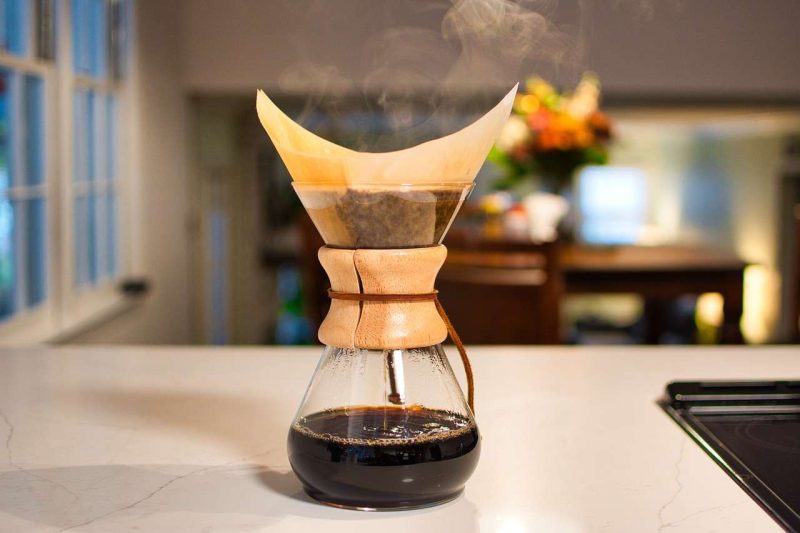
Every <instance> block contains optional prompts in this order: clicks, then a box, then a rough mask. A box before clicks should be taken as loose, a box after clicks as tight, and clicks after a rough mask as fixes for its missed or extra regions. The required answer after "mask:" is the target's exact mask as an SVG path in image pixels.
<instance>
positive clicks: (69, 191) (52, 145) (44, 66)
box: [0, 0, 135, 344]
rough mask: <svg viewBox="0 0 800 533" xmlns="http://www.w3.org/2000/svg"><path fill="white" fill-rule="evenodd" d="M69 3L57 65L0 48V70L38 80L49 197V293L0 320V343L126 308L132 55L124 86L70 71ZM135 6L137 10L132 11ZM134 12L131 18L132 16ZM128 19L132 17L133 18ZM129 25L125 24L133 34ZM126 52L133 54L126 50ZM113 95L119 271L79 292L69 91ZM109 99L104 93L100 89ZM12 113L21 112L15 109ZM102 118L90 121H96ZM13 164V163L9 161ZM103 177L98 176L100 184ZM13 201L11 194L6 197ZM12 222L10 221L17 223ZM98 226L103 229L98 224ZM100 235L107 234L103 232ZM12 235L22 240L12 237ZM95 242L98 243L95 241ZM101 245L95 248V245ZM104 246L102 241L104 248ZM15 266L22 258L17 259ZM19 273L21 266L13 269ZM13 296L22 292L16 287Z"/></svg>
mask: <svg viewBox="0 0 800 533" xmlns="http://www.w3.org/2000/svg"><path fill="white" fill-rule="evenodd" d="M71 9H72V1H71V0H56V61H55V63H53V62H51V61H43V60H39V59H37V58H35V57H34V55H35V54H33V53H32V54H29V57H24V58H23V57H18V56H15V55H13V54H8V53H6V52H4V51H0V66H6V67H9V68H13V69H15V70H17V71H23V72H32V73H36V74H38V75H41V76H42V77H43V78H44V86H45V97H44V99H45V101H44V107H45V110H44V117H45V124H46V127H45V148H44V150H45V152H44V153H45V156H44V157H45V165H44V171H45V173H46V174H45V179H44V185H43V187H44V188H45V191H46V198H47V293H46V298H45V300H44V302H42V303H41V304H40V305H38V306H37V307H36V308H34V309H23V310H21V311H18V312H17V313H15V314H14V315H12V316H11V317H10V318H9V319H7V320H5V321H3V322H2V323H0V344H19V343H39V342H49V341H54V340H60V339H64V338H67V337H69V336H70V335H72V334H73V333H77V332H80V331H81V330H83V329H84V328H85V327H86V326H88V325H91V324H94V323H96V322H97V321H99V320H102V319H103V318H104V317H110V316H114V315H116V314H118V313H119V312H120V311H122V310H124V309H125V308H127V307H130V306H131V305H132V302H131V299H130V298H126V297H125V296H124V295H123V294H122V293H121V292H120V290H119V287H118V284H119V281H120V280H121V279H123V278H125V277H126V276H127V275H129V274H130V272H131V265H132V254H131V250H132V242H131V239H130V238H129V236H130V234H131V231H130V227H129V224H128V221H129V216H128V214H129V212H130V206H129V202H130V198H129V197H130V192H129V191H130V190H131V187H130V179H131V175H132V174H131V172H130V162H131V160H132V158H131V146H132V143H131V140H132V134H131V132H132V121H131V119H132V116H133V113H132V110H131V108H132V106H133V103H134V100H133V99H134V94H133V90H132V87H133V86H134V84H135V82H134V80H133V79H132V77H133V76H132V74H133V71H134V69H133V68H131V67H132V65H133V58H132V57H128V58H127V62H128V63H129V64H130V65H131V67H129V68H128V69H127V70H128V72H127V74H126V77H125V81H124V82H123V83H116V82H111V81H102V82H100V81H97V80H89V79H86V78H85V77H83V76H81V75H77V74H76V73H75V72H74V70H73V62H72V60H73V52H72V24H71V22H72V21H71V15H72V12H71ZM133 9H135V5H134V6H133ZM131 15H132V13H131ZM131 18H132V19H133V18H134V17H131ZM133 22H134V21H133V20H130V21H128V24H129V25H130V30H129V31H130V33H131V34H133V35H135V27H134V25H133ZM28 38H29V40H30V42H29V46H30V48H29V50H34V45H35V43H34V42H33V41H34V39H35V32H34V31H31V32H29V35H28ZM128 55H129V56H130V55H131V51H130V50H129V51H128ZM79 85H80V86H87V85H91V86H92V87H93V88H98V89H104V90H105V91H114V95H115V97H116V100H117V123H118V131H117V144H118V147H117V162H116V163H117V164H116V168H117V173H118V175H117V176H116V178H115V184H114V187H115V188H116V193H117V197H116V210H117V213H116V230H117V238H116V248H117V256H116V261H117V268H116V272H115V275H114V277H113V278H110V279H109V278H108V277H105V278H103V279H101V280H100V281H98V283H97V284H95V285H92V286H89V287H77V286H76V282H75V260H76V258H75V250H74V248H73V247H74V224H73V207H74V197H75V195H74V185H73V183H74V165H73V163H74V156H73V154H74V146H73V142H74V139H73V135H72V131H73V104H72V102H73V93H74V90H75V88H76V87H77V86H79ZM103 94H104V95H105V94H108V92H103ZM15 113H16V114H17V115H18V114H19V112H18V111H15ZM102 119H103V117H95V120H102ZM15 161H19V158H15ZM107 178H108V177H106V176H103V179H107ZM10 197H12V198H13V196H11V195H10ZM15 223H16V221H15ZM97 224H100V225H103V224H105V221H104V220H102V221H101V220H97ZM103 231H105V230H103ZM17 236H18V237H17V238H18V239H19V238H20V236H24V232H23V231H19V232H17ZM98 240H99V239H98ZM98 244H99V243H98ZM102 245H103V246H105V243H103V244H102ZM16 261H17V265H18V266H19V264H20V259H19V258H16ZM18 271H19V268H18ZM17 293H18V294H22V293H23V291H21V290H19V289H18V290H17Z"/></svg>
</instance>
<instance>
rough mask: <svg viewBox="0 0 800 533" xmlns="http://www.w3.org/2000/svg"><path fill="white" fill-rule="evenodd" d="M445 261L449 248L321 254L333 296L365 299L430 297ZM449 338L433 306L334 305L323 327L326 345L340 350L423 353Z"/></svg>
mask: <svg viewBox="0 0 800 533" xmlns="http://www.w3.org/2000/svg"><path fill="white" fill-rule="evenodd" d="M446 256H447V249H446V248H445V247H444V246H432V247H428V248H410V249H397V250H343V249H336V248H328V247H327V246H325V247H323V248H321V249H320V251H319V259H320V263H322V266H323V268H324V269H325V271H326V272H327V273H328V277H329V278H330V281H331V288H332V289H333V290H334V291H339V292H350V293H359V292H360V293H365V294H426V293H430V292H432V291H433V287H434V283H435V281H436V274H437V273H438V272H439V269H440V268H441V267H442V264H443V263H444V259H445V257H446ZM446 338H447V326H446V325H445V323H444V321H443V320H442V318H441V317H440V316H439V312H438V311H437V309H436V305H435V304H434V302H432V301H420V302H367V301H365V302H358V301H346V300H333V301H332V302H331V309H330V311H329V312H328V316H326V317H325V320H324V321H323V322H322V325H321V326H320V328H319V340H320V341H321V342H322V343H324V344H326V345H328V346H337V347H340V348H366V349H371V350H390V349H401V348H421V347H424V346H431V345H434V344H438V343H440V342H442V341H444V340H445V339H446Z"/></svg>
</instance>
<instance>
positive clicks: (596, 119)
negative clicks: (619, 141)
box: [589, 111, 611, 140]
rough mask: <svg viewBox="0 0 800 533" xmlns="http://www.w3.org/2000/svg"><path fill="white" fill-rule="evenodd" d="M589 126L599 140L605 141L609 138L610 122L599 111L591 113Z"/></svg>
mask: <svg viewBox="0 0 800 533" xmlns="http://www.w3.org/2000/svg"><path fill="white" fill-rule="evenodd" d="M589 125H590V126H591V128H592V130H594V134H595V135H596V136H597V137H598V138H599V139H603V140H606V139H610V138H611V121H610V120H609V118H608V117H607V116H606V115H605V114H604V113H602V112H601V111H597V112H595V113H592V115H591V116H590V117H589Z"/></svg>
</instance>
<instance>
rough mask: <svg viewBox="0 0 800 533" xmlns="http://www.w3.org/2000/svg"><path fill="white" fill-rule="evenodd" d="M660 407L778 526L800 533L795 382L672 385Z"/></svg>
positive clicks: (799, 404) (799, 400) (799, 391)
mask: <svg viewBox="0 0 800 533" xmlns="http://www.w3.org/2000/svg"><path fill="white" fill-rule="evenodd" d="M659 405H661V407H662V408H663V409H664V410H665V411H666V412H667V413H668V414H669V415H670V416H671V417H672V418H673V419H674V420H675V421H676V422H678V424H680V426H681V427H682V428H683V429H684V430H685V431H686V432H687V433H688V434H689V435H690V436H691V437H692V438H693V439H694V440H695V441H696V442H697V443H698V444H699V445H700V446H701V447H702V448H703V449H704V450H705V451H706V452H707V453H708V454H709V455H710V456H711V458H713V459H714V460H715V461H716V462H717V464H719V465H720V466H721V467H722V468H723V469H724V470H725V471H726V472H727V473H728V475H730V476H731V477H732V478H733V479H734V480H735V481H736V482H737V483H738V484H739V485H740V486H741V487H742V488H743V489H744V490H745V491H746V492H747V493H748V494H750V496H752V497H753V499H755V500H756V502H758V503H759V505H761V506H762V507H763V508H764V509H765V510H766V511H767V512H768V513H769V514H770V515H771V516H772V517H773V518H774V519H775V520H776V521H777V522H778V523H779V524H780V525H781V526H783V527H784V528H785V529H786V530H788V531H797V532H800V381H774V382H764V381H761V382H675V383H670V384H669V385H668V386H667V389H666V393H665V395H664V397H663V398H662V399H661V400H660V401H659Z"/></svg>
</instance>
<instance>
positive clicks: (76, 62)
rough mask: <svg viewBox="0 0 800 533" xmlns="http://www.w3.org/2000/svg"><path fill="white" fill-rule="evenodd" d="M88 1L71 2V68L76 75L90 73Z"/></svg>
mask: <svg viewBox="0 0 800 533" xmlns="http://www.w3.org/2000/svg"><path fill="white" fill-rule="evenodd" d="M88 15H89V0H73V2H72V68H73V69H74V70H75V72H76V73H79V74H89V73H91V58H90V56H89V37H90V35H89V24H87V21H88V20H89V16H88Z"/></svg>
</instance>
